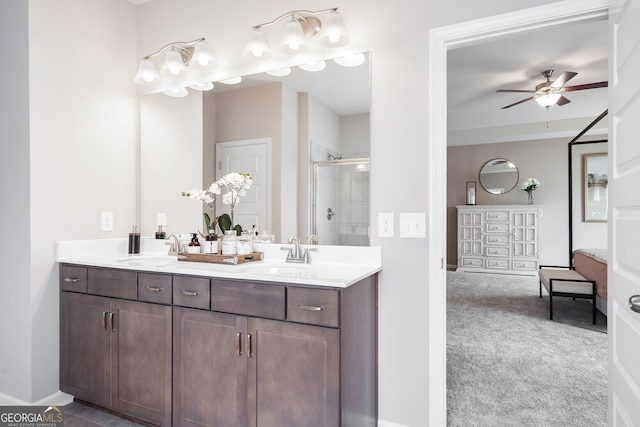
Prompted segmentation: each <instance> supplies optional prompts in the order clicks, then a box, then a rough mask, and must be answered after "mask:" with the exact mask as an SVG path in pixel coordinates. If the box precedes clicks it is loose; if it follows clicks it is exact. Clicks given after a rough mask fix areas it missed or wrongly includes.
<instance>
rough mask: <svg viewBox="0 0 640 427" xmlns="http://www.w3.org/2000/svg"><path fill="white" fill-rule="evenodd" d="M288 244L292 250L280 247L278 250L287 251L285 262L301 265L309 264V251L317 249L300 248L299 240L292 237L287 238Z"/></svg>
mask: <svg viewBox="0 0 640 427" xmlns="http://www.w3.org/2000/svg"><path fill="white" fill-rule="evenodd" d="M289 244H290V245H293V247H292V248H287V247H282V248H280V249H282V250H286V251H289V252H288V253H287V262H296V263H301V264H308V263H309V251H316V250H318V249H317V248H302V249H301V248H300V238H299V237H296V236H292V237H291V238H289Z"/></svg>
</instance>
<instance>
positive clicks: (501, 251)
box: [487, 246, 509, 257]
mask: <svg viewBox="0 0 640 427" xmlns="http://www.w3.org/2000/svg"><path fill="white" fill-rule="evenodd" d="M487 256H488V257H490V256H500V257H508V256H509V248H508V247H506V246H504V247H503V246H487Z"/></svg>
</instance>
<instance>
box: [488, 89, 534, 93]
mask: <svg viewBox="0 0 640 427" xmlns="http://www.w3.org/2000/svg"><path fill="white" fill-rule="evenodd" d="M496 92H523V93H536V91H535V90H524V89H523V90H519V89H498V90H497V91H496Z"/></svg>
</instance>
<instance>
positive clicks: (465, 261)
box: [460, 258, 484, 268]
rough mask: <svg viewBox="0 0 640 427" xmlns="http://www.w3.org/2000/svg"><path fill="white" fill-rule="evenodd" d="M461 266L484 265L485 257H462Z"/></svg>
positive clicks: (476, 266) (477, 266) (480, 266)
mask: <svg viewBox="0 0 640 427" xmlns="http://www.w3.org/2000/svg"><path fill="white" fill-rule="evenodd" d="M460 267H475V268H482V267H484V259H482V258H462V259H461V261H460Z"/></svg>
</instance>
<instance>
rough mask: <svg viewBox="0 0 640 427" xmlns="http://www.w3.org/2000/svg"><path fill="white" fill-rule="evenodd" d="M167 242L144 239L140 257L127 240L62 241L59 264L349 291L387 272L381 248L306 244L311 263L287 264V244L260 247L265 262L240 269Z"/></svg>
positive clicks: (250, 263)
mask: <svg viewBox="0 0 640 427" xmlns="http://www.w3.org/2000/svg"><path fill="white" fill-rule="evenodd" d="M167 243H170V242H166V241H164V240H155V239H153V238H149V239H147V238H143V239H142V242H141V251H140V252H141V253H140V254H136V255H128V254H127V245H128V240H127V239H99V240H74V241H59V242H58V243H57V251H56V261H57V262H59V263H68V264H76V265H86V266H94V267H108V268H118V269H124V270H136V271H149V272H158V273H168V274H181V275H192V276H201V277H202V276H204V277H218V278H226V279H238V280H259V281H268V282H279V283H295V284H302V285H311V286H326V287H334V288H346V287H348V286H350V285H352V284H354V283H356V282H358V281H360V280H362V279H364V278H365V277H368V276H371V275H373V274H375V273H377V272H379V271H380V270H381V269H382V248H380V247H363V246H324V245H318V246H306V245H301V248H313V249H314V250H313V251H311V252H309V257H310V262H309V263H308V264H298V263H288V262H286V257H287V251H286V250H282V249H281V248H283V247H287V248H288V247H291V245H287V244H282V245H281V244H259V245H256V248H255V250H256V251H259V252H262V253H263V254H264V259H263V260H262V261H252V262H245V263H241V264H236V265H225V264H214V263H204V262H189V261H179V260H178V259H177V257H176V256H169V255H168V249H169V245H168V244H167Z"/></svg>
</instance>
